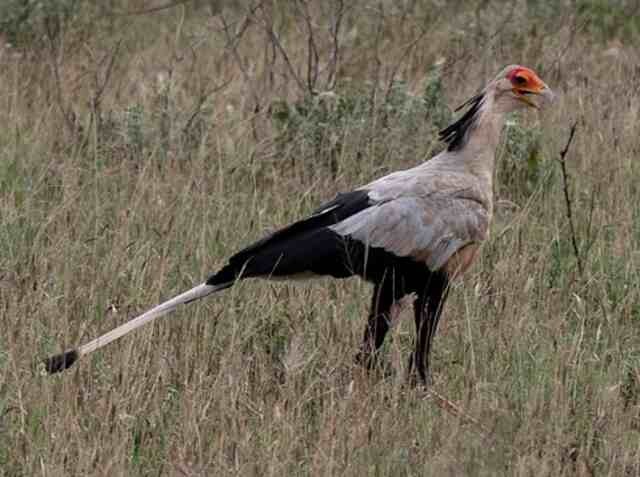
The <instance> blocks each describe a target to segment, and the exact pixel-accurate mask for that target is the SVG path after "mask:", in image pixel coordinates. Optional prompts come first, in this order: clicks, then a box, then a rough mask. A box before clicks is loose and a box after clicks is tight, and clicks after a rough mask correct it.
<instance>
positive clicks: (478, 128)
mask: <svg viewBox="0 0 640 477" xmlns="http://www.w3.org/2000/svg"><path fill="white" fill-rule="evenodd" d="M504 121H505V117H504V114H503V113H497V112H494V111H492V110H491V109H490V108H486V109H484V110H483V111H481V112H480V114H479V115H478V118H477V120H476V124H475V125H474V127H473V128H472V129H471V130H470V131H469V135H468V137H467V141H466V144H465V146H464V147H463V148H461V149H460V150H459V151H457V153H458V154H457V155H458V156H459V157H458V158H457V159H458V160H459V161H460V162H461V163H462V165H463V166H464V167H465V169H467V170H468V171H469V172H472V173H473V174H474V175H478V176H485V177H488V178H489V180H491V179H492V178H493V171H494V169H495V155H496V149H497V148H498V144H499V142H500V134H501V132H502V127H503V126H504Z"/></svg>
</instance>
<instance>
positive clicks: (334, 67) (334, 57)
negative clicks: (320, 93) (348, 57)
mask: <svg viewBox="0 0 640 477" xmlns="http://www.w3.org/2000/svg"><path fill="white" fill-rule="evenodd" d="M337 2H338V9H337V11H336V12H335V13H334V16H333V21H332V25H331V44H332V47H331V59H330V60H329V66H328V69H329V72H328V74H327V82H326V87H325V89H326V90H328V91H331V90H333V88H335V85H336V78H337V71H338V61H339V59H340V36H339V35H340V27H341V26H342V20H343V18H344V13H345V7H344V0H337Z"/></svg>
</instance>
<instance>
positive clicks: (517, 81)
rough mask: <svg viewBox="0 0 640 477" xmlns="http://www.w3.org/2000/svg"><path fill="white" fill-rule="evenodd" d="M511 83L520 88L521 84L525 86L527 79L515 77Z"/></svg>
mask: <svg viewBox="0 0 640 477" xmlns="http://www.w3.org/2000/svg"><path fill="white" fill-rule="evenodd" d="M513 81H514V82H515V83H516V84H517V85H520V86H522V85H523V84H525V83H526V82H527V78H525V77H524V76H516V77H515V78H514V79H513Z"/></svg>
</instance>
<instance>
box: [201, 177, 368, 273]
mask: <svg viewBox="0 0 640 477" xmlns="http://www.w3.org/2000/svg"><path fill="white" fill-rule="evenodd" d="M372 204H373V203H372V201H371V199H370V198H369V194H368V191H366V190H356V191H353V192H347V193H343V194H338V195H337V196H336V198H335V199H334V200H332V201H331V202H328V203H326V204H324V205H323V206H322V207H320V208H319V209H318V210H316V212H315V213H314V214H313V215H311V216H310V217H308V218H306V219H303V220H300V221H298V222H294V223H293V224H291V225H289V226H287V227H284V228H282V229H280V230H278V231H276V232H274V233H272V234H270V235H268V236H266V237H265V238H263V239H261V240H259V241H257V242H255V243H254V244H252V245H250V246H248V247H247V248H245V249H243V250H241V251H240V252H238V253H236V254H235V255H233V256H232V257H231V258H230V259H229V262H228V264H227V265H226V266H225V267H223V268H222V269H221V270H220V271H219V272H218V273H215V274H214V275H212V276H210V277H209V279H208V280H207V283H208V284H210V285H220V284H224V283H230V282H232V281H234V280H236V279H237V278H238V277H239V276H240V275H242V277H243V278H249V277H255V276H264V275H272V276H287V275H295V274H297V273H303V272H312V273H317V274H319V275H325V274H328V275H333V276H340V277H342V276H348V275H350V274H351V273H352V272H351V273H350V272H349V270H348V269H347V268H345V265H344V264H333V265H332V264H331V263H330V262H332V261H334V260H335V259H336V258H337V257H336V255H343V254H340V253H336V252H339V251H340V250H341V248H342V249H344V239H343V237H341V236H339V235H338V234H336V233H335V232H333V231H332V230H331V229H329V227H330V226H331V225H334V224H336V223H338V222H340V221H342V220H344V219H346V218H347V217H350V216H352V215H354V214H357V213H358V212H360V211H362V210H364V209H366V208H368V207H370V206H371V205H372ZM336 267H337V268H336Z"/></svg>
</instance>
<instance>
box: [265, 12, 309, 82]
mask: <svg viewBox="0 0 640 477" xmlns="http://www.w3.org/2000/svg"><path fill="white" fill-rule="evenodd" d="M261 10H262V11H263V12H264V8H261ZM263 23H264V29H265V32H266V33H267V35H268V36H269V39H270V40H271V42H272V43H273V44H274V45H275V47H276V49H277V50H278V51H279V52H280V54H281V55H282V58H283V59H284V62H285V64H286V65H287V69H288V70H289V74H290V75H291V76H292V77H293V79H294V81H295V83H296V86H298V88H299V89H300V92H302V93H303V94H304V93H305V91H306V88H305V85H304V82H303V81H302V79H301V78H300V76H299V75H298V73H296V70H295V68H294V67H293V65H292V64H291V60H289V55H287V52H286V50H285V49H284V47H283V46H282V43H280V39H279V38H278V35H277V34H276V32H275V30H274V29H273V22H272V21H267V20H266V19H264V20H263Z"/></svg>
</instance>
